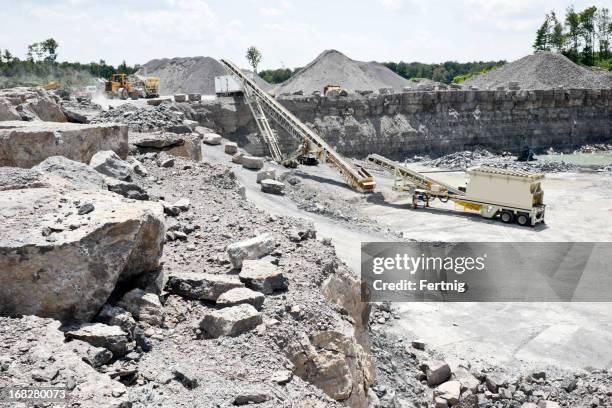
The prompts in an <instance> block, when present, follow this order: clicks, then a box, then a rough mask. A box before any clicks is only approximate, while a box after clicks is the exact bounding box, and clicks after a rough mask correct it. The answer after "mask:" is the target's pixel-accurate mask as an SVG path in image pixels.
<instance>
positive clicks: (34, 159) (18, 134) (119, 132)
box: [0, 121, 128, 168]
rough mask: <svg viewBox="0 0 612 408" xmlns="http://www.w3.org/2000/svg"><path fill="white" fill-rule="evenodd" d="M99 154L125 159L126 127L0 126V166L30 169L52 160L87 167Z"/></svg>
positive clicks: (64, 124) (114, 125) (22, 124)
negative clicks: (104, 152)
mask: <svg viewBox="0 0 612 408" xmlns="http://www.w3.org/2000/svg"><path fill="white" fill-rule="evenodd" d="M101 150H112V151H114V152H115V153H116V154H117V155H118V156H119V157H121V158H122V159H125V158H126V157H127V154H128V135H127V127H126V126H125V125H117V124H96V125H82V124H76V123H55V122H22V121H6V122H0V166H12V167H25V168H29V167H32V166H35V165H37V164H38V163H40V162H41V161H43V160H45V159H46V158H47V157H51V156H64V157H66V158H68V159H71V160H76V161H80V162H83V163H89V161H90V160H91V158H92V157H93V155H94V154H96V153H97V152H99V151H101Z"/></svg>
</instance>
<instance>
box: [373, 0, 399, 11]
mask: <svg viewBox="0 0 612 408" xmlns="http://www.w3.org/2000/svg"><path fill="white" fill-rule="evenodd" d="M378 1H379V3H380V4H381V5H382V6H383V8H384V9H385V10H389V11H397V10H401V9H402V8H403V7H404V0H378Z"/></svg>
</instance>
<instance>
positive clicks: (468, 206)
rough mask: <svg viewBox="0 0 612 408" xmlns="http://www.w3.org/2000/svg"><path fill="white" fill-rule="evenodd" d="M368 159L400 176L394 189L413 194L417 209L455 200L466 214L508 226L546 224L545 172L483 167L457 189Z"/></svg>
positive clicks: (372, 157)
mask: <svg viewBox="0 0 612 408" xmlns="http://www.w3.org/2000/svg"><path fill="white" fill-rule="evenodd" d="M367 160H368V162H370V163H372V164H375V165H377V166H379V167H381V168H382V169H384V170H387V171H388V172H390V173H391V174H393V175H394V176H396V177H397V180H396V185H395V186H394V189H395V190H398V191H407V192H409V193H410V194H411V195H412V207H413V208H418V202H419V201H422V202H424V203H425V206H426V207H428V206H429V202H430V201H432V200H434V199H436V198H437V199H438V200H440V201H441V202H443V203H445V202H447V201H448V200H451V201H453V202H454V203H455V204H456V206H457V207H460V208H461V209H462V210H463V211H466V212H475V213H477V214H480V215H481V216H482V217H485V218H494V217H499V219H500V220H501V221H502V222H504V223H507V224H508V223H512V222H516V223H517V224H519V225H530V226H534V225H536V224H538V223H540V222H542V223H543V222H544V213H545V209H546V206H545V205H544V192H543V191H542V186H541V184H540V183H541V181H542V180H543V179H544V175H543V174H541V173H528V172H526V171H520V170H508V169H496V168H491V167H479V168H473V169H469V170H468V171H467V175H468V177H469V179H468V180H467V182H466V186H465V187H453V186H450V185H448V184H445V183H442V182H440V181H437V180H433V179H431V178H429V177H427V176H425V175H423V174H421V173H419V172H417V171H414V170H411V169H409V168H407V167H406V166H403V165H401V164H399V163H397V162H395V161H393V160H389V159H387V158H386V157H383V156H380V155H378V154H371V155H369V156H368V158H367Z"/></svg>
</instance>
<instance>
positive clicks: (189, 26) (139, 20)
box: [0, 0, 612, 70]
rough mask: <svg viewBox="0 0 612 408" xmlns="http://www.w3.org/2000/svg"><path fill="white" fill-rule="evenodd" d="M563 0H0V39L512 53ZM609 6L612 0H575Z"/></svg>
mask: <svg viewBox="0 0 612 408" xmlns="http://www.w3.org/2000/svg"><path fill="white" fill-rule="evenodd" d="M569 4H570V3H569V2H567V1H562V0H352V1H351V0H123V1H119V0H106V1H99V0H98V1H96V0H57V1H42V0H21V1H14V0H0V10H2V11H1V12H0V13H2V14H5V13H6V14H9V15H10V16H6V15H5V16H3V17H2V23H1V24H0V49H5V48H8V49H9V50H10V51H11V52H12V53H13V54H15V55H17V56H19V57H20V58H24V57H25V52H26V49H27V46H28V44H31V43H34V42H37V41H41V40H44V39H46V38H49V37H53V38H55V39H56V40H57V41H58V42H59V44H60V47H59V49H58V54H59V60H61V61H79V62H83V63H87V62H91V61H98V60H100V59H104V60H105V61H106V62H107V63H112V64H119V63H121V61H122V60H126V61H127V63H128V64H130V65H133V64H144V63H145V62H147V61H149V60H151V59H154V58H172V57H189V56H198V55H202V56H210V57H214V58H217V59H218V58H227V59H230V60H232V61H234V62H235V63H237V64H239V65H242V66H246V65H247V63H246V59H245V57H244V56H245V53H246V49H247V48H248V47H249V46H251V45H254V46H256V47H257V48H258V49H259V50H260V51H261V53H262V55H263V59H262V62H261V64H260V67H259V69H260V70H261V69H267V68H280V67H289V68H294V67H301V66H304V65H306V64H307V63H308V62H310V61H311V60H313V59H314V58H315V57H316V56H317V55H319V54H320V53H321V52H322V51H324V50H326V49H336V50H338V51H341V52H343V53H344V54H346V55H347V56H349V57H350V58H353V59H355V60H360V61H379V62H384V61H405V62H412V61H419V62H424V63H435V62H443V61H449V60H453V61H459V62H467V61H485V60H500V59H505V60H509V61H512V60H515V59H518V58H520V57H522V56H525V55H527V54H529V53H530V52H532V49H531V45H532V43H533V39H534V33H535V31H536V29H537V27H538V26H539V25H540V24H541V23H542V21H543V19H544V15H545V14H546V13H548V12H550V10H555V11H556V12H557V15H559V16H563V15H564V13H565V9H566V8H567V6H568V5H569ZM573 4H574V6H575V7H576V9H580V10H581V9H583V8H585V7H587V6H590V5H593V4H595V5H597V6H604V7H609V8H612V0H599V1H597V2H592V1H582V0H575V1H573Z"/></svg>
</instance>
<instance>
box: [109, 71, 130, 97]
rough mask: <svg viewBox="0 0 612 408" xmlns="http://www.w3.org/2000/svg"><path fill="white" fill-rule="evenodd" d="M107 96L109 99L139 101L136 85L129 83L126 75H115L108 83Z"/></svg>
mask: <svg viewBox="0 0 612 408" xmlns="http://www.w3.org/2000/svg"><path fill="white" fill-rule="evenodd" d="M105 91H106V95H107V96H108V97H109V99H114V98H117V99H127V98H128V97H130V98H132V99H137V98H138V94H137V92H136V90H135V89H134V85H132V84H131V83H129V82H128V79H127V75H126V74H113V75H112V76H111V77H110V80H109V81H108V82H107V83H106V89H105Z"/></svg>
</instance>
